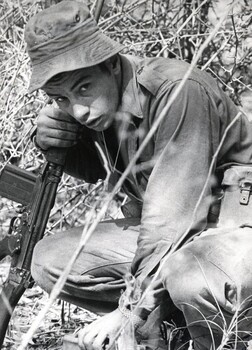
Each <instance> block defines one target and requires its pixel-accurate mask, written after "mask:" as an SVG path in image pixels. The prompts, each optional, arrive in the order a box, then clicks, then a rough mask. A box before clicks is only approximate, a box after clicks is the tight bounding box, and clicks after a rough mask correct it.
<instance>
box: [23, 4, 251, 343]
mask: <svg viewBox="0 0 252 350" xmlns="http://www.w3.org/2000/svg"><path fill="white" fill-rule="evenodd" d="M25 40H26V42H27V48H28V53H29V56H30V59H31V62H32V69H33V71H32V76H31V82H30V91H35V90H37V89H43V90H44V91H45V92H46V93H47V95H48V96H49V97H50V98H51V99H53V100H54V101H55V103H56V104H57V106H55V105H48V106H47V107H45V108H44V109H43V110H41V112H40V114H39V116H38V120H37V134H36V140H35V141H36V145H37V146H38V147H40V148H41V149H42V150H43V151H44V152H47V150H49V149H50V148H51V147H60V148H65V149H67V157H66V164H65V169H64V170H65V172H66V173H68V174H71V175H73V176H75V177H77V178H81V179H83V180H85V181H87V182H90V183H95V182H96V181H97V180H98V179H104V178H105V177H106V171H105V169H104V162H103V160H102V157H101V153H100V151H99V150H98V148H97V147H96V144H97V143H98V144H99V146H100V149H102V150H103V154H104V155H105V156H106V157H107V163H108V165H109V167H110V171H111V182H113V181H115V179H116V178H117V177H118V176H120V174H121V173H122V172H123V171H124V170H125V168H126V167H127V165H128V164H129V162H130V160H131V159H132V157H133V156H134V155H135V153H136V151H137V150H138V148H139V147H140V146H141V144H142V142H143V140H144V138H145V136H146V134H147V133H148V132H149V130H150V129H151V127H152V126H153V124H155V122H156V120H157V118H158V117H159V116H160V115H161V114H162V113H163V114H164V113H165V115H164V118H163V119H162V120H161V122H160V124H159V125H158V127H157V129H156V130H155V133H154V134H153V136H152V137H151V139H150V141H149V142H148V144H147V145H146V147H145V148H144V150H143V152H142V153H141V155H140V156H139V159H138V161H137V171H132V172H131V173H130V174H129V176H128V178H127V180H126V181H125V182H124V185H123V190H124V191H125V193H126V194H127V196H128V201H127V203H126V204H125V206H124V207H123V208H122V211H123V213H124V215H125V218H124V219H120V220H111V221H105V222H101V223H100V224H99V225H98V227H97V229H96V231H95V232H94V234H93V235H92V237H91V239H90V240H89V242H88V244H87V246H86V247H85V249H84V250H83V251H82V253H81V254H80V256H79V257H78V259H77V261H76V263H75V264H74V267H73V269H72V271H71V273H70V275H69V277H68V279H67V282H66V284H65V286H64V289H63V290H62V292H61V295H60V297H61V298H62V299H64V300H67V301H70V302H72V303H75V304H77V305H81V306H83V307H85V308H87V309H90V310H92V311H96V312H103V313H106V315H105V316H103V317H101V318H99V319H98V320H97V321H95V322H93V323H92V324H90V325H89V326H87V327H85V328H84V329H83V331H82V332H80V344H81V346H83V347H85V348H86V349H88V350H93V349H101V348H102V346H103V345H104V342H105V341H107V339H109V341H111V339H113V337H114V336H115V334H116V333H117V332H118V330H119V329H120V327H121V325H122V324H123V323H124V322H125V320H126V319H130V320H131V321H132V323H133V324H134V325H135V327H136V328H138V329H139V334H141V328H144V327H145V330H146V325H148V327H149V328H148V327H147V333H149V334H152V332H153V331H154V328H152V327H154V324H155V325H157V323H158V321H156V322H150V320H151V319H155V317H154V316H153V315H158V317H157V319H158V320H159V321H162V320H166V319H169V317H170V316H171V313H172V312H174V309H175V310H180V312H181V314H183V317H184V320H185V322H186V326H187V328H188V330H189V333H190V337H191V339H192V340H193V346H194V349H197V350H203V349H210V348H211V347H218V346H219V345H220V344H221V341H222V338H223V336H225V335H226V334H229V338H228V342H231V343H234V342H236V344H243V342H245V341H246V340H247V339H248V337H249V331H250V329H251V316H250V314H251V294H252V274H251V261H250V259H252V258H251V256H252V255H251V248H252V243H251V242H252V239H251V238H252V229H251V226H250V223H249V216H246V215H240V212H239V211H241V214H242V213H243V212H246V211H248V210H247V209H248V208H249V202H250V198H249V195H250V188H251V184H250V182H249V181H251V179H252V177H251V176H249V174H250V167H249V166H250V165H252V128H251V125H250V123H249V122H248V120H247V119H246V117H245V116H244V115H240V117H239V118H237V119H235V118H236V116H237V114H238V110H237V107H236V106H235V105H234V104H233V102H232V101H231V100H230V99H229V97H227V96H226V95H225V94H224V93H223V91H222V90H221V89H220V88H219V87H218V85H217V83H216V82H215V81H214V80H213V78H212V77H210V76H209V75H208V74H207V73H205V72H202V71H200V70H197V69H195V70H194V71H193V72H192V73H191V75H190V77H189V79H188V80H187V81H186V83H185V84H184V86H183V88H182V89H181V91H180V92H179V94H178V96H177V97H176V99H175V100H174V102H173V103H172V104H171V105H169V101H170V99H171V96H172V95H173V93H174V91H176V89H177V86H178V85H179V84H180V82H181V80H182V78H183V76H184V75H185V73H186V71H187V70H188V67H189V66H188V64H187V63H185V62H182V61H177V60H173V59H164V58H139V57H134V56H130V55H125V54H122V53H121V51H122V50H123V47H122V46H121V45H120V44H119V43H118V42H116V41H113V40H111V39H110V38H109V37H107V36H106V35H104V34H103V33H102V32H101V30H100V29H99V28H98V26H97V24H96V22H95V20H94V19H93V18H92V16H91V15H90V13H89V10H88V8H87V6H86V5H85V4H83V3H79V2H75V1H62V2H60V3H59V4H57V5H55V6H53V7H51V8H49V9H46V10H44V11H42V12H40V13H38V14H37V15H36V16H34V17H33V18H31V19H30V21H29V22H28V24H27V26H26V31H25ZM168 107H169V108H168ZM232 122H233V125H232V127H230V129H229V131H228V133H227V135H226V137H225V138H224V140H223V135H224V133H225V130H226V128H227V127H228V126H229V125H230V123H232ZM220 143H222V144H221V145H220ZM217 150H218V155H217V157H216V159H215V162H214V164H212V166H211V162H212V160H213V156H214V155H215V153H216V152H217ZM209 174H210V175H211V176H210V177H209ZM249 178H250V180H249ZM221 184H222V188H225V190H226V191H225V193H224V195H223V196H222V197H224V199H223V200H222V206H221V214H220V218H219V223H218V225H213V224H212V226H211V225H210V221H211V220H210V219H209V218H210V217H211V215H210V214H211V213H210V212H211V210H210V207H211V202H212V199H213V197H214V196H213V194H214V193H215V192H216V189H218V188H220V186H221ZM239 186H240V187H239ZM236 195H237V196H236ZM200 196H201V197H202V198H201V201H200V203H199V202H198V201H199V198H200ZM196 207H197V210H196V212H194V211H195V208H196ZM209 213H210V214H209ZM210 226H211V227H210ZM188 228H190V230H189V232H188V235H187V240H189V238H190V237H192V236H195V235H196V236H195V238H194V239H193V240H190V242H189V243H186V242H185V243H184V244H182V245H181V247H180V249H178V250H177V251H176V252H175V253H173V254H169V252H170V250H171V249H172V247H173V246H174V245H175V244H176V243H177V242H178V241H179V240H180V238H181V237H182V236H183V234H184V233H185V232H186V231H187V230H188ZM81 231H82V230H81V228H74V229H72V230H70V231H67V232H59V233H57V234H55V235H53V236H50V237H47V238H45V239H43V240H42V241H40V242H39V243H38V244H37V246H36V248H35V252H34V257H33V263H32V274H33V277H34V279H35V281H37V283H38V284H39V285H40V286H41V287H42V288H43V289H45V290H46V291H48V292H50V290H51V289H52V287H53V285H54V283H55V282H56V280H57V278H58V276H59V275H60V273H61V271H62V270H63V268H64V266H65V265H66V263H67V261H68V259H69V258H70V257H71V255H72V253H73V251H74V250H75V248H76V247H77V245H78V242H79V239H80V235H81ZM158 268H159V271H160V272H159V274H158V276H157V278H156V279H155V282H153V283H151V282H150V281H151V278H152V276H153V275H154V274H155V272H156V271H157V269H158ZM129 271H131V273H132V275H133V276H134V278H135V284H136V285H137V286H139V289H140V292H139V295H140V294H142V293H145V299H144V301H143V303H141V305H140V306H139V307H135V308H134V305H133V307H132V305H129V301H128V298H127V295H128V291H127V288H126V286H125V279H124V276H125V275H126V274H127V273H128V272H129ZM123 291H124V292H123ZM138 297H139V296H138ZM136 300H137V298H136ZM118 305H119V306H118ZM234 318H236V322H233V320H234ZM142 334H143V333H142Z"/></svg>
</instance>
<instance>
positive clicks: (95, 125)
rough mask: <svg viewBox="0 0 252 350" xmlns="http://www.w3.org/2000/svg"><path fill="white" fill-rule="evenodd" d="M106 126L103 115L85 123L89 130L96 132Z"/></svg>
mask: <svg viewBox="0 0 252 350" xmlns="http://www.w3.org/2000/svg"><path fill="white" fill-rule="evenodd" d="M106 124H107V118H106V117H105V116H104V115H101V116H99V117H96V118H93V119H90V120H87V121H86V126H87V127H88V128H89V129H94V130H97V131H101V130H104V129H106Z"/></svg>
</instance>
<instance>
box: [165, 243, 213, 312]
mask: <svg viewBox="0 0 252 350" xmlns="http://www.w3.org/2000/svg"><path fill="white" fill-rule="evenodd" d="M161 278H162V281H163V284H164V286H165V288H166V289H167V291H168V292H169V294H170V296H171V299H172V301H173V302H174V304H175V305H176V306H177V307H178V308H179V309H181V308H182V305H183V304H184V305H185V304H188V305H189V304H190V305H196V304H198V302H199V299H200V298H201V297H202V296H203V295H204V294H205V290H206V282H205V279H204V276H203V275H202V271H201V270H200V264H199V262H198V261H197V258H196V257H195V255H194V254H193V253H191V252H190V251H188V250H186V249H184V250H183V249H181V250H180V251H178V252H176V253H174V255H172V256H171V257H170V258H169V259H168V260H167V262H166V263H165V264H164V267H163V269H162V271H161Z"/></svg>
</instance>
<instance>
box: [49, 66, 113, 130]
mask: <svg viewBox="0 0 252 350" xmlns="http://www.w3.org/2000/svg"><path fill="white" fill-rule="evenodd" d="M43 90H45V92H46V93H47V94H48V95H49V97H51V98H53V99H54V100H55V102H56V103H57V104H58V106H59V108H60V109H61V110H63V111H65V112H67V113H68V114H70V115H71V116H72V117H73V118H74V119H75V120H76V121H78V122H79V123H80V124H82V125H85V126H86V127H88V128H90V129H94V130H96V131H102V130H105V129H107V128H108V127H109V126H110V125H111V123H112V121H113V120H114V118H115V114H116V111H117V108H118V104H119V80H118V74H117V71H116V70H115V68H114V66H113V65H112V64H111V63H110V62H108V63H107V64H106V66H104V67H102V68H101V66H93V67H90V68H83V69H78V70H75V71H70V72H64V73H61V74H59V75H58V76H56V77H54V78H53V79H51V80H50V81H49V82H48V83H47V84H46V85H45V86H44V87H43Z"/></svg>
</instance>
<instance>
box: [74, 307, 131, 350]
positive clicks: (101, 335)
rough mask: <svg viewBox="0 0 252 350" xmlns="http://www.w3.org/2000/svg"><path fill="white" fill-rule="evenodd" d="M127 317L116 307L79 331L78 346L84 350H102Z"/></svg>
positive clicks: (109, 343) (109, 342)
mask: <svg viewBox="0 0 252 350" xmlns="http://www.w3.org/2000/svg"><path fill="white" fill-rule="evenodd" d="M126 321H127V319H126V318H125V316H123V315H122V314H121V312H120V311H119V310H118V309H116V310H114V311H113V312H111V313H109V314H107V315H105V316H103V317H101V318H99V319H98V320H96V321H94V322H92V323H91V324H89V325H87V326H85V327H84V328H83V329H82V330H81V331H79V333H78V336H79V347H80V348H81V349H86V350H102V349H104V348H105V345H107V346H108V347H109V346H110V345H112V343H111V342H112V341H113V339H114V338H115V336H116V335H117V332H118V331H119V330H120V328H121V326H122V324H123V323H124V322H126Z"/></svg>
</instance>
